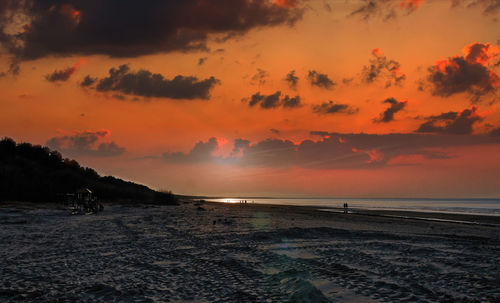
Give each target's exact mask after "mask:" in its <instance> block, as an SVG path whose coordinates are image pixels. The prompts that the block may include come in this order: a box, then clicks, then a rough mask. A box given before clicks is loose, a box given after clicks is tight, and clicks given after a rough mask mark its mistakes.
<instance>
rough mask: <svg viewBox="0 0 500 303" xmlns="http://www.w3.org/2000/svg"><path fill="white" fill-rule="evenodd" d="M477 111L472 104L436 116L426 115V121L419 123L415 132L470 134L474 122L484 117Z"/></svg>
mask: <svg viewBox="0 0 500 303" xmlns="http://www.w3.org/2000/svg"><path fill="white" fill-rule="evenodd" d="M477 111H478V108H477V107H476V106H473V107H471V108H470V109H464V110H463V111H461V112H447V113H442V114H440V115H437V116H429V117H426V118H425V120H426V121H425V122H424V123H422V124H421V125H420V127H419V128H418V129H417V132H420V133H446V134H456V135H468V134H472V132H473V131H474V129H473V126H474V124H476V123H478V122H481V121H483V119H484V118H483V117H481V116H480V115H479V114H478V112H477Z"/></svg>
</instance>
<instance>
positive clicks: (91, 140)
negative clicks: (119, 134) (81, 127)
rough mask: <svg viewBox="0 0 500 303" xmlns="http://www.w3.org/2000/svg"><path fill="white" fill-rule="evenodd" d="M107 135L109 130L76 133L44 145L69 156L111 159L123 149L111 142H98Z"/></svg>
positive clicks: (122, 151) (57, 138) (52, 139)
mask: <svg viewBox="0 0 500 303" xmlns="http://www.w3.org/2000/svg"><path fill="white" fill-rule="evenodd" d="M109 135H110V131H109V130H100V131H84V132H76V133H75V134H73V135H67V136H60V137H54V138H51V139H49V140H48V141H47V142H46V145H47V146H48V147H50V148H52V149H56V150H58V151H60V152H62V153H65V154H68V155H71V156H92V157H111V156H119V155H121V154H123V153H124V152H125V148H123V147H121V146H118V145H117V144H116V143H115V142H113V141H111V142H101V143H99V142H98V141H99V140H101V139H102V138H104V137H107V136H109Z"/></svg>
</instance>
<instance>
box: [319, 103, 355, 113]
mask: <svg viewBox="0 0 500 303" xmlns="http://www.w3.org/2000/svg"><path fill="white" fill-rule="evenodd" d="M312 111H313V113H316V114H321V115H329V114H349V115H352V114H355V113H357V112H358V111H359V109H358V108H356V107H352V106H350V105H349V104H341V103H334V102H333V101H328V102H323V103H321V104H317V105H313V106H312Z"/></svg>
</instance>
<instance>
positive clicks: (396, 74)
mask: <svg viewBox="0 0 500 303" xmlns="http://www.w3.org/2000/svg"><path fill="white" fill-rule="evenodd" d="M372 55H373V57H374V58H373V59H370V64H369V65H365V66H364V67H363V71H362V81H363V82H365V83H373V82H375V81H376V80H378V79H380V78H382V79H384V80H385V87H390V86H391V85H393V84H394V85H396V86H401V85H402V83H403V81H404V80H405V79H406V75H405V74H403V73H401V70H400V68H401V65H400V64H399V62H397V61H395V60H392V59H387V57H386V56H384V55H383V54H382V53H381V52H380V50H379V49H378V48H375V49H373V50H372Z"/></svg>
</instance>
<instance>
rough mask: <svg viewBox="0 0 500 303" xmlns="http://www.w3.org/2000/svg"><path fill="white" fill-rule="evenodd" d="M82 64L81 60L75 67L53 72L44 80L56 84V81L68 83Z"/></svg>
mask: <svg viewBox="0 0 500 303" xmlns="http://www.w3.org/2000/svg"><path fill="white" fill-rule="evenodd" d="M82 64H83V60H82V59H80V60H79V61H78V62H77V63H76V64H75V65H73V66H71V67H68V68H65V69H62V70H55V71H54V72H52V73H51V74H48V75H45V79H47V81H49V82H58V81H62V82H64V81H68V80H69V78H71V76H73V74H74V73H75V72H76V71H77V70H78V69H79V68H80V66H81V65H82Z"/></svg>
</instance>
